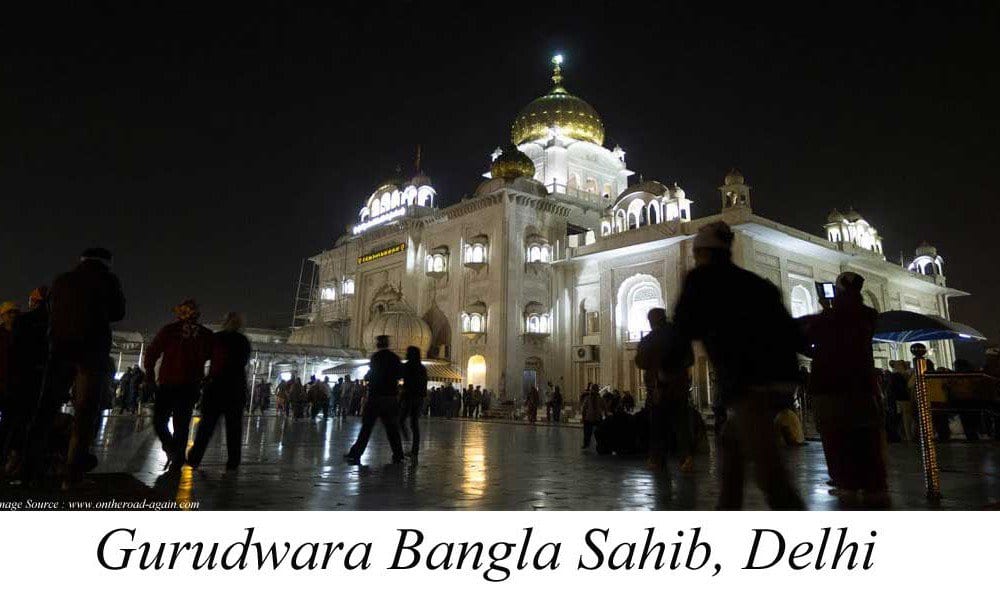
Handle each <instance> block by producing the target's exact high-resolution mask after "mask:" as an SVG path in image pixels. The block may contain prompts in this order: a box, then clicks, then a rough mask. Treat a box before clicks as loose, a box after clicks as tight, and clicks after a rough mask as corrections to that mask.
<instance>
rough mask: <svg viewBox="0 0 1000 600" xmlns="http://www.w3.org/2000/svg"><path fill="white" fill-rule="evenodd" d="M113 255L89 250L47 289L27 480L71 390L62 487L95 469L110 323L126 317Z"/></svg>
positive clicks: (107, 375) (39, 467)
mask: <svg viewBox="0 0 1000 600" xmlns="http://www.w3.org/2000/svg"><path fill="white" fill-rule="evenodd" d="M111 259H112V256H111V252H109V251H108V250H106V249H104V248H89V249H87V250H85V251H84V252H83V254H82V255H81V256H80V262H79V263H78V264H77V266H76V267H75V268H73V269H72V270H71V271H68V272H66V273H63V274H62V275H60V276H58V277H57V278H56V279H55V281H54V282H53V283H52V286H51V287H50V288H49V296H48V305H49V332H48V337H49V355H48V359H47V361H46V365H45V375H44V376H43V383H42V394H41V396H40V400H39V402H38V408H37V409H36V412H35V416H34V418H33V419H32V425H31V429H30V430H29V434H28V450H27V452H26V456H25V458H26V460H27V461H28V462H29V473H28V477H34V476H40V475H41V474H42V468H43V466H44V465H43V464H42V463H43V461H44V457H45V453H46V451H47V450H48V447H49V439H48V436H49V432H50V431H51V430H52V428H53V426H54V423H55V421H56V416H57V415H58V414H59V408H60V407H61V406H62V404H63V403H64V402H65V401H66V399H67V398H68V397H69V393H70V389H71V388H72V390H73V397H72V401H73V415H74V416H73V427H72V432H71V434H70V440H69V447H68V450H67V453H66V462H67V471H66V479H65V481H64V482H63V487H64V488H69V487H72V486H74V485H76V484H77V483H79V482H80V481H81V480H82V478H83V473H84V472H86V471H88V470H90V469H92V468H93V467H95V466H97V459H96V457H94V455H93V454H91V453H90V444H91V441H92V440H93V438H94V430H95V428H96V426H97V417H98V411H99V409H100V403H101V396H102V394H103V393H104V390H105V388H106V387H107V385H108V381H110V378H111V376H112V373H111V370H110V369H111V366H112V365H111V362H110V360H109V359H108V356H109V354H110V352H111V324H112V323H115V322H117V321H120V320H122V319H123V318H124V317H125V295H124V294H123V293H122V286H121V282H120V281H119V280H118V277H116V276H115V275H114V274H113V273H112V272H111V268H110V266H111Z"/></svg>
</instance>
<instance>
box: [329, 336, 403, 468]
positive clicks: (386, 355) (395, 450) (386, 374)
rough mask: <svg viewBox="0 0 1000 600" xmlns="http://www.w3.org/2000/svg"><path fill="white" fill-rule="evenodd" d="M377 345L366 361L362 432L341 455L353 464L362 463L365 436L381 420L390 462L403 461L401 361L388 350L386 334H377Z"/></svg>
mask: <svg viewBox="0 0 1000 600" xmlns="http://www.w3.org/2000/svg"><path fill="white" fill-rule="evenodd" d="M375 347H376V348H377V350H376V352H375V354H372V357H371V360H370V361H369V369H368V375H366V376H365V379H367V380H368V401H367V402H366V403H365V406H364V409H362V411H361V431H360V432H359V433H358V439H357V440H356V441H355V442H354V445H353V446H351V449H350V450H349V451H348V452H347V454H345V455H344V458H345V459H347V462H349V463H350V464H352V465H358V464H361V455H362V454H364V452H365V448H366V447H367V446H368V439H369V438H370V437H371V435H372V429H374V428H375V421H378V420H380V419H381V421H382V425H384V426H385V434H386V436H388V438H389V445H390V446H391V447H392V462H394V463H398V462H402V460H403V444H402V442H400V438H399V406H398V404H397V398H398V397H399V380H400V379H401V378H402V377H403V363H402V361H400V360H399V357H398V356H396V353H395V352H393V351H392V350H389V336H387V335H380V336H378V337H377V338H376V340H375Z"/></svg>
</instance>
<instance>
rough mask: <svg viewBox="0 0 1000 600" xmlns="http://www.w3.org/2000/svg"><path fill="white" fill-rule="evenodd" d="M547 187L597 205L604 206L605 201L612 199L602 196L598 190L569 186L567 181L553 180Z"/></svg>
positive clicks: (556, 192)
mask: <svg viewBox="0 0 1000 600" xmlns="http://www.w3.org/2000/svg"><path fill="white" fill-rule="evenodd" d="M545 189H547V190H548V191H549V193H552V194H562V195H564V196H570V197H572V198H579V199H580V200H586V201H587V202H589V203H591V204H594V205H597V206H603V204H604V203H605V202H610V201H611V198H608V197H605V196H601V195H600V194H598V193H596V192H588V191H586V190H581V189H580V188H577V187H569V186H567V185H566V184H565V183H556V182H552V183H550V184H548V185H546V186H545Z"/></svg>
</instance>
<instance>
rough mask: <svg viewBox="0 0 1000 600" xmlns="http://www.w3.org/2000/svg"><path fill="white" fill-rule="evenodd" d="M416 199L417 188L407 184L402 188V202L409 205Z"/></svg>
mask: <svg viewBox="0 0 1000 600" xmlns="http://www.w3.org/2000/svg"><path fill="white" fill-rule="evenodd" d="M416 199H417V188H415V187H414V186H412V185H411V186H407V188H406V189H405V190H403V200H402V204H405V205H407V206H410V205H411V204H413V202H414V201H415V200H416Z"/></svg>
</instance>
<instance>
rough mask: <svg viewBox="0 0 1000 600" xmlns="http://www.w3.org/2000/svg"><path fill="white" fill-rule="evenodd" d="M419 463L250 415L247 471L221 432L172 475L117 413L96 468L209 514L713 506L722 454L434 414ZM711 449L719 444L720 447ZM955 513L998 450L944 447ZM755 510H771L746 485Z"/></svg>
mask: <svg viewBox="0 0 1000 600" xmlns="http://www.w3.org/2000/svg"><path fill="white" fill-rule="evenodd" d="M421 425H422V428H423V432H422V434H423V435H422V441H421V452H420V460H419V461H418V462H415V463H414V462H412V461H410V460H407V461H406V463H404V464H402V465H390V464H388V463H389V462H390V456H391V453H390V451H389V446H388V442H387V440H386V438H385V434H384V432H383V430H382V429H381V426H379V427H378V428H377V429H376V431H375V434H374V435H373V436H372V441H371V444H370V445H369V447H368V451H367V452H366V454H365V455H364V457H363V459H362V463H363V465H362V466H360V467H357V466H350V465H348V464H346V463H345V462H344V460H343V458H342V455H343V454H344V453H345V452H346V451H347V449H348V447H349V446H350V445H351V443H352V442H353V440H354V437H355V435H356V434H357V431H358V429H359V428H360V421H359V420H358V419H356V418H348V419H346V420H343V421H341V420H330V421H311V420H294V419H286V418H284V417H276V416H265V417H260V416H253V417H249V418H246V419H245V421H244V426H245V427H244V434H243V466H242V467H241V468H240V470H239V471H238V472H236V473H226V472H225V469H224V464H225V448H224V440H223V435H224V434H223V432H222V428H221V427H220V428H219V431H217V432H216V434H215V437H214V439H213V441H212V444H211V446H210V447H209V450H208V452H207V454H206V456H205V459H204V461H203V463H202V466H201V468H200V469H198V470H196V471H192V470H191V469H190V468H188V467H185V468H184V469H183V470H182V472H181V473H179V474H178V475H176V476H165V475H164V474H163V470H162V469H163V465H164V456H163V453H162V452H161V451H160V447H159V443H158V442H157V441H156V438H155V435H154V434H153V432H152V430H151V429H150V427H149V420H148V418H147V419H144V420H143V421H140V422H138V423H137V421H136V419H135V418H134V417H109V418H106V419H104V420H103V421H102V425H101V430H100V434H99V443H98V445H97V449H96V450H97V454H98V456H99V457H100V459H101V465H100V466H99V467H98V470H97V471H96V472H95V477H97V476H99V475H100V474H102V473H103V474H112V473H114V474H119V475H121V474H129V475H130V476H131V477H133V478H134V479H135V480H137V481H138V482H139V483H141V484H144V485H145V486H149V488H150V490H151V492H155V495H156V496H157V497H161V498H170V497H174V498H177V499H178V500H195V501H197V502H198V503H199V506H200V508H201V509H248V510H383V509H393V510H424V509H445V510H451V509H462V510H469V509H471V510H553V509H554V510H634V509H657V510H670V509H711V508H712V507H713V506H714V503H715V499H716V496H717V493H718V483H717V478H716V472H715V459H714V456H713V451H712V450H711V449H710V450H709V452H708V453H706V454H702V455H700V456H698V457H697V459H696V466H697V469H696V473H695V474H694V475H689V476H680V475H677V474H671V472H670V471H669V470H668V472H666V473H653V472H651V471H650V470H649V469H647V467H646V465H645V463H644V461H643V460H641V459H637V458H618V457H614V456H599V455H597V454H596V453H595V452H593V451H592V450H590V451H581V450H580V442H581V437H582V433H581V429H579V428H577V427H569V426H567V427H552V426H547V425H537V426H531V425H526V424H516V423H497V422H482V421H466V420H442V419H424V420H423V421H422V423H421ZM709 446H712V444H711V443H710V444H709ZM939 454H940V463H941V468H942V475H941V479H942V486H943V492H944V499H943V501H942V504H941V507H942V508H946V509H973V510H976V509H982V508H988V507H994V508H995V507H996V505H997V504H998V503H1000V444H997V443H995V442H984V443H979V444H971V443H964V442H957V443H950V444H946V445H942V446H940V447H939ZM786 458H787V460H788V464H789V465H790V468H791V470H792V472H793V476H794V479H795V482H796V484H797V485H798V487H799V489H800V490H801V491H802V494H803V496H804V498H805V499H806V502H807V504H808V506H809V508H810V509H814V510H829V509H838V508H846V507H845V506H843V505H841V504H839V501H838V500H837V499H836V498H835V497H833V496H830V495H829V493H828V490H827V486H826V485H825V483H824V482H825V481H826V479H827V472H826V466H825V462H824V460H823V454H822V450H821V448H820V446H819V443H818V442H810V443H808V444H807V445H806V446H803V447H801V448H793V449H788V451H787V454H786ZM890 469H891V473H890V488H891V495H892V502H893V506H894V508H897V509H926V508H928V507H929V505H928V503H927V501H926V500H925V499H924V495H923V478H922V474H921V468H920V459H919V454H918V449H917V447H916V446H915V445H902V444H895V445H893V446H891V448H890ZM746 508H752V509H757V508H766V504H765V503H764V500H763V497H762V495H761V494H760V493H759V492H758V491H757V490H756V489H754V487H753V485H752V484H748V486H747V496H746Z"/></svg>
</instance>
